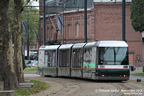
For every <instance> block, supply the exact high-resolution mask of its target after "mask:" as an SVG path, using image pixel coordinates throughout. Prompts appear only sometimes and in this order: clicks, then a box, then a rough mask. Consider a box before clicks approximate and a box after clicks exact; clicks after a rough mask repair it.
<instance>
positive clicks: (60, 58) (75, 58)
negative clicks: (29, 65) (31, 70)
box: [38, 41, 130, 81]
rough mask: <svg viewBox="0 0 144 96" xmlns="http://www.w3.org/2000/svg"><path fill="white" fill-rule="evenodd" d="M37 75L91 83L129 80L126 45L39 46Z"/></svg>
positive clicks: (105, 42) (97, 42)
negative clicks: (74, 78) (73, 78)
mask: <svg viewBox="0 0 144 96" xmlns="http://www.w3.org/2000/svg"><path fill="white" fill-rule="evenodd" d="M55 56H56V57H55ZM38 72H39V74H41V75H51V76H66V77H78V78H88V79H93V80H120V81H122V80H129V75H130V69H129V62H128V45H127V43H126V42H124V41H96V42H89V43H76V44H63V45H48V46H45V47H44V46H42V47H40V49H39V64H38Z"/></svg>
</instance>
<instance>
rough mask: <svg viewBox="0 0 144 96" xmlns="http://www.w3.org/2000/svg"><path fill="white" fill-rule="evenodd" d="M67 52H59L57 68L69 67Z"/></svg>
mask: <svg viewBox="0 0 144 96" xmlns="http://www.w3.org/2000/svg"><path fill="white" fill-rule="evenodd" d="M69 65H70V64H69V50H60V55H59V67H69Z"/></svg>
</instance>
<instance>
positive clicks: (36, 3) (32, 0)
mask: <svg viewBox="0 0 144 96" xmlns="http://www.w3.org/2000/svg"><path fill="white" fill-rule="evenodd" d="M30 2H31V3H32V5H33V6H39V0H37V2H36V1H35V0H31V1H30ZM37 9H39V7H37Z"/></svg>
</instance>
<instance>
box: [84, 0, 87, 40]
mask: <svg viewBox="0 0 144 96" xmlns="http://www.w3.org/2000/svg"><path fill="white" fill-rule="evenodd" d="M84 37H85V41H84V42H85V43H87V0H85V8H84Z"/></svg>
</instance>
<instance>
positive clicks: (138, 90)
mask: <svg viewBox="0 0 144 96" xmlns="http://www.w3.org/2000/svg"><path fill="white" fill-rule="evenodd" d="M126 85H129V86H132V87H134V88H136V94H135V96H137V95H138V94H139V93H140V88H139V87H137V86H134V85H132V84H129V83H128V84H126Z"/></svg>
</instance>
